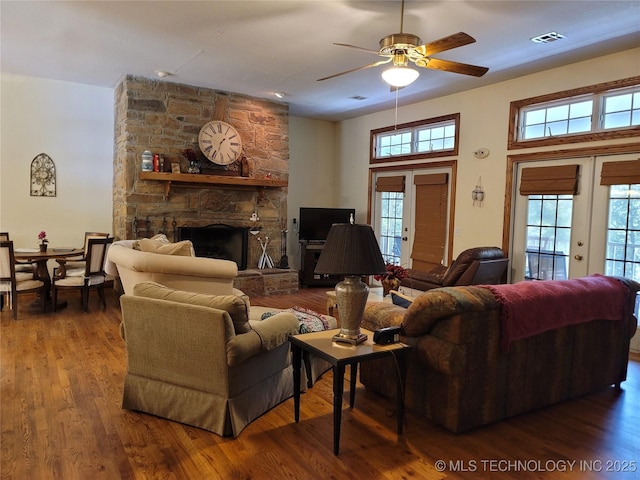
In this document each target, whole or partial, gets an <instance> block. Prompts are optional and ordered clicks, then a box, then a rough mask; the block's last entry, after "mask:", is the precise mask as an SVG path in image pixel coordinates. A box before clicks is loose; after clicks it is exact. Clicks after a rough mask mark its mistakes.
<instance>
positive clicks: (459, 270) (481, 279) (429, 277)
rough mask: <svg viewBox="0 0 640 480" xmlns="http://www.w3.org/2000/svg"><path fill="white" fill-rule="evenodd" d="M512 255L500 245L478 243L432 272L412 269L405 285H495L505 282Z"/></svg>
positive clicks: (426, 286)
mask: <svg viewBox="0 0 640 480" xmlns="http://www.w3.org/2000/svg"><path fill="white" fill-rule="evenodd" d="M508 263H509V259H508V258H506V257H505V255H504V252H503V251H502V249H501V248H498V247H476V248H470V249H468V250H465V251H464V252H462V253H461V254H460V255H458V258H456V260H455V261H454V262H453V263H452V264H451V265H450V266H449V267H448V268H447V267H443V266H440V267H436V268H435V269H433V270H431V271H430V272H421V271H418V270H414V269H409V271H408V274H407V277H406V278H404V279H403V280H402V285H403V286H405V287H409V288H414V289H416V290H431V289H432V288H439V287H452V286H456V285H495V284H498V283H501V282H502V277H503V275H504V273H505V271H506V269H507V265H508Z"/></svg>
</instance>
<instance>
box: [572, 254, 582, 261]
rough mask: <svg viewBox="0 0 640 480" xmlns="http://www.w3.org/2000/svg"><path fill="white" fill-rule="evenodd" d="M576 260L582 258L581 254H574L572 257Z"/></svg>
mask: <svg viewBox="0 0 640 480" xmlns="http://www.w3.org/2000/svg"><path fill="white" fill-rule="evenodd" d="M573 258H575V259H576V260H582V255H574V257H573Z"/></svg>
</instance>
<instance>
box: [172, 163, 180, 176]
mask: <svg viewBox="0 0 640 480" xmlns="http://www.w3.org/2000/svg"><path fill="white" fill-rule="evenodd" d="M171 173H180V164H179V163H177V162H176V163H172V164H171Z"/></svg>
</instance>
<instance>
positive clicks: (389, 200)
mask: <svg viewBox="0 0 640 480" xmlns="http://www.w3.org/2000/svg"><path fill="white" fill-rule="evenodd" d="M381 195H382V198H381V205H380V207H381V208H380V209H381V212H380V250H381V252H382V258H384V261H385V262H386V263H391V264H393V265H400V253H401V241H402V239H401V237H402V205H403V202H404V193H403V192H381Z"/></svg>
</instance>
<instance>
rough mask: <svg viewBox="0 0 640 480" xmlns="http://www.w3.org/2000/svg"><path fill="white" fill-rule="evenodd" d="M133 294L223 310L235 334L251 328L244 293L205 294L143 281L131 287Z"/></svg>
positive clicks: (247, 304)
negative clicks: (228, 317)
mask: <svg viewBox="0 0 640 480" xmlns="http://www.w3.org/2000/svg"><path fill="white" fill-rule="evenodd" d="M133 294H134V295H135V296H138V297H146V298H157V299H160V300H168V301H170V302H178V303H188V304H190V305H200V306H203V307H209V308H215V309H217V310H224V311H226V312H228V313H229V316H230V317H231V321H232V322H233V328H234V330H235V332H236V334H238V335H239V334H242V333H247V332H248V331H250V330H251V325H250V324H249V300H248V297H246V295H243V296H238V295H207V294H204V293H193V292H183V291H181V290H174V289H173V288H169V287H165V286H164V285H160V284H159V283H154V282H143V283H138V284H137V285H135V286H134V287H133Z"/></svg>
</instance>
